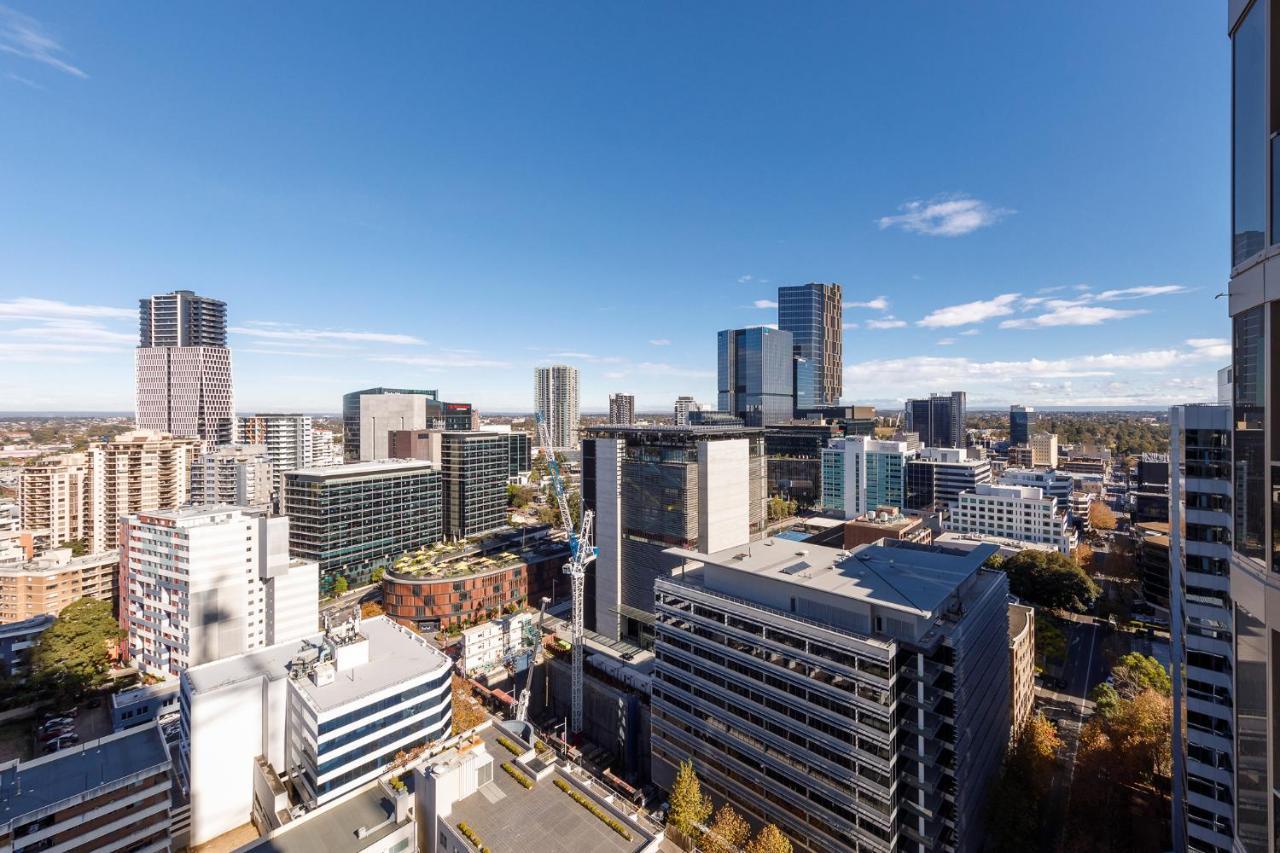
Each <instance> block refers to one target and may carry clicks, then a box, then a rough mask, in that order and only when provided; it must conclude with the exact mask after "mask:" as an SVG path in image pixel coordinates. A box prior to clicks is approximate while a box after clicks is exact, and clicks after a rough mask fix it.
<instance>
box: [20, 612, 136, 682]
mask: <svg viewBox="0 0 1280 853" xmlns="http://www.w3.org/2000/svg"><path fill="white" fill-rule="evenodd" d="M122 636H123V632H122V631H121V630H120V626H119V624H117V623H116V620H115V619H114V618H113V617H112V616H111V603H110V602H107V601H98V600H97V599H93V598H81V599H79V600H78V601H73V602H71V603H70V604H68V605H67V606H66V607H64V608H62V612H61V613H59V614H58V618H57V620H56V621H54V623H53V624H52V625H51V626H49V629H48V630H46V631H45V632H44V633H43V634H41V635H40V639H39V641H38V642H37V643H36V647H35V649H34V651H33V652H32V655H31V672H32V675H33V676H34V678H35V680H36V681H37V683H38V684H39V685H40V686H41V687H43V688H45V689H47V690H49V691H51V692H53V693H54V694H56V695H57V696H58V697H59V698H60V699H65V700H70V701H75V700H77V699H79V698H80V697H81V696H83V695H84V694H85V693H86V692H88V691H89V690H92V689H95V688H98V687H101V686H102V685H103V684H105V683H106V682H107V676H108V673H109V672H110V670H111V657H110V654H109V652H108V648H109V647H110V646H111V645H112V644H115V643H118V642H119V641H120V638H121V637H122Z"/></svg>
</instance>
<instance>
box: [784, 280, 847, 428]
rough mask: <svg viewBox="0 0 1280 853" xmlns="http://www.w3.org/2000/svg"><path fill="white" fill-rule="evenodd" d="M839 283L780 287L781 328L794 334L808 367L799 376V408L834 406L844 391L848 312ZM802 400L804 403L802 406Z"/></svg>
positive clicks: (798, 355) (797, 349)
mask: <svg viewBox="0 0 1280 853" xmlns="http://www.w3.org/2000/svg"><path fill="white" fill-rule="evenodd" d="M840 300H841V289H840V285H838V284H802V285H797V286H794V287H779V288H778V328H779V329H781V330H782V331H784V332H790V333H791V334H792V337H793V341H792V343H793V345H794V353H795V355H796V356H797V357H798V358H802V359H804V360H805V362H807V364H808V368H807V369H806V371H805V372H804V374H803V376H800V377H798V381H797V385H796V398H797V401H798V402H797V408H807V407H809V406H834V405H835V404H836V403H838V402H839V401H840V394H841V393H842V391H843V390H844V388H843V386H844V381H843V376H842V371H843V369H844V342H843V338H844V332H843V330H842V324H843V318H844V310H843V307H842V303H841V301H840ZM799 401H804V405H801V403H800V402H799Z"/></svg>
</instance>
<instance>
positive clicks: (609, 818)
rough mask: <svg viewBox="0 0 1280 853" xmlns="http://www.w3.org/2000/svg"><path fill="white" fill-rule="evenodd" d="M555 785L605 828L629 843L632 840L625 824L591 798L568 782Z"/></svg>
mask: <svg viewBox="0 0 1280 853" xmlns="http://www.w3.org/2000/svg"><path fill="white" fill-rule="evenodd" d="M555 784H556V787H557V788H559V789H560V790H561V791H564V792H565V793H566V794H568V795H569V796H570V797H573V801H574V802H575V803H577V804H578V805H580V806H582V807H583V808H584V809H586V810H587V811H589V812H591V813H592V814H593V815H595V816H596V817H597V818H599V819H600V821H601V822H602V823H603V824H604V825H605V826H607V827H609V828H610V829H612V830H613V831H614V832H616V833H618V834H619V835H621V836H622V837H623V838H625V839H626V840H627V841H630V840H631V831H630V830H628V829H627V827H626V825H625V824H623V823H622V821H620V820H618V819H617V818H615V817H614V816H613V815H611V814H609V813H608V812H607V811H605V810H604V809H602V808H600V807H599V806H597V805H596V804H595V803H593V802H592V801H591V798H590V797H586V796H584V795H582V794H580V793H578V792H577V791H576V790H574V789H573V787H572V786H571V785H569V783H568V782H566V781H564V780H563V779H556V780H555Z"/></svg>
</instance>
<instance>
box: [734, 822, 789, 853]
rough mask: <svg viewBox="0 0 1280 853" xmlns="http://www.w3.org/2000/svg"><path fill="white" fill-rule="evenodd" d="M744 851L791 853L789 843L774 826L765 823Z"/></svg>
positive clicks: (752, 852) (749, 852)
mask: <svg viewBox="0 0 1280 853" xmlns="http://www.w3.org/2000/svg"><path fill="white" fill-rule="evenodd" d="M744 850H745V851H746V853H791V841H790V840H789V839H788V838H787V836H785V835H783V834H782V830H780V829H778V827H777V826H776V825H774V824H772V823H766V824H765V825H764V826H762V827H761V828H760V831H759V832H757V833H756V837H755V838H753V839H751V840H750V841H749V842H747V846H746V847H745V848H744Z"/></svg>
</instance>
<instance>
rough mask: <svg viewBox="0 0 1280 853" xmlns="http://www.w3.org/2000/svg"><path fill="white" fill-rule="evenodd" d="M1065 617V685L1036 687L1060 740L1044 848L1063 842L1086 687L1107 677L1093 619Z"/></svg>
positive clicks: (1040, 708)
mask: <svg viewBox="0 0 1280 853" xmlns="http://www.w3.org/2000/svg"><path fill="white" fill-rule="evenodd" d="M1065 619H1066V622H1065V625H1064V629H1065V632H1066V633H1067V654H1066V663H1065V665H1064V667H1063V679H1064V680H1065V681H1066V686H1065V687H1064V688H1062V689H1060V690H1051V689H1048V688H1045V687H1041V686H1037V687H1036V709H1037V710H1038V711H1039V712H1041V713H1043V714H1044V715H1045V717H1046V718H1047V719H1049V720H1051V721H1053V722H1054V723H1055V724H1056V725H1057V727H1058V734H1059V736H1060V737H1061V738H1062V744H1063V749H1062V754H1061V757H1060V758H1059V762H1060V767H1059V770H1058V772H1056V773H1054V776H1053V781H1052V784H1051V785H1050V788H1049V794H1048V796H1047V798H1046V802H1045V808H1044V823H1043V826H1042V827H1041V830H1042V838H1043V846H1042V849H1045V850H1054V849H1057V847H1058V846H1059V845H1060V844H1061V842H1062V839H1063V834H1064V830H1065V825H1066V817H1067V808H1068V806H1069V804H1070V798H1071V781H1072V778H1073V777H1074V775H1075V760H1076V749H1077V745H1078V743H1079V738H1080V730H1081V728H1082V727H1083V726H1084V717H1085V714H1086V712H1087V711H1088V710H1089V701H1088V695H1089V691H1090V690H1092V689H1093V686H1094V685H1095V684H1097V683H1098V682H1100V681H1102V680H1104V679H1105V678H1106V661H1105V660H1104V658H1103V655H1102V653H1101V650H1100V649H1099V647H1098V646H1099V642H1098V640H1099V635H1100V631H1099V629H1098V627H1097V626H1096V625H1095V624H1094V623H1093V619H1092V618H1091V617H1088V616H1073V615H1067V616H1066V617H1065Z"/></svg>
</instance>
